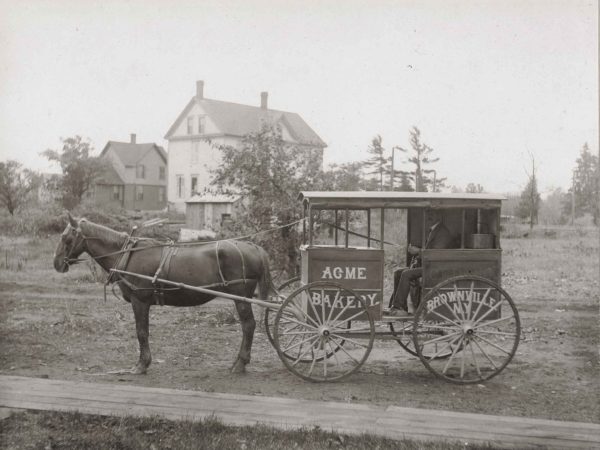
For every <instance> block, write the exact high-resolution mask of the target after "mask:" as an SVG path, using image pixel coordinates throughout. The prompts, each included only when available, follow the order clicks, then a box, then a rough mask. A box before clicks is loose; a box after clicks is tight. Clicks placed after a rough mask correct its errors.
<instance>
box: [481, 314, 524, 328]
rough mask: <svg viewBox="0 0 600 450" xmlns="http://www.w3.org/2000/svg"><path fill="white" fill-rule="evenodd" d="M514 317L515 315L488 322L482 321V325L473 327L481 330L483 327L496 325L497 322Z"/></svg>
mask: <svg viewBox="0 0 600 450" xmlns="http://www.w3.org/2000/svg"><path fill="white" fill-rule="evenodd" d="M514 318H515V316H506V317H501V318H500V319H495V320H490V321H488V322H484V323H482V324H481V325H476V326H474V327H473V329H474V330H479V329H480V328H481V327H489V326H491V325H495V324H497V323H500V322H504V321H506V320H511V319H514Z"/></svg>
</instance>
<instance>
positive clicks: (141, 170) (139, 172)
mask: <svg viewBox="0 0 600 450" xmlns="http://www.w3.org/2000/svg"><path fill="white" fill-rule="evenodd" d="M135 176H136V178H146V166H144V165H143V164H138V165H137V166H135Z"/></svg>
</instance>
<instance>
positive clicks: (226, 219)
mask: <svg viewBox="0 0 600 450" xmlns="http://www.w3.org/2000/svg"><path fill="white" fill-rule="evenodd" d="M230 223H231V214H227V213H223V214H221V226H226V225H228V224H230Z"/></svg>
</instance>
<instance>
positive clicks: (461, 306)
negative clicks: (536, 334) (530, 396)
mask: <svg viewBox="0 0 600 450" xmlns="http://www.w3.org/2000/svg"><path fill="white" fill-rule="evenodd" d="M520 336H521V322H520V319H519V313H518V312H517V308H516V306H515V304H514V302H513V301H512V299H511V298H510V296H509V295H508V294H507V293H506V291H505V290H504V289H502V288H501V287H500V286H498V285H497V284H496V283H494V282H492V281H490V280H487V279H485V278H481V277H477V276H459V277H454V278H450V279H448V280H446V281H444V282H442V283H440V284H438V285H437V286H435V287H434V288H433V289H432V290H431V291H430V292H429V293H428V294H427V296H426V297H425V298H424V300H423V301H422V302H421V304H420V305H419V308H418V309H417V312H416V314H415V318H414V325H413V341H414V346H415V349H416V350H417V353H418V355H419V358H420V359H421V361H422V362H423V364H424V365H425V367H427V368H428V369H429V370H430V371H431V372H433V373H434V374H435V375H437V376H438V377H441V378H443V379H445V380H447V381H451V382H453V383H463V384H467V383H481V382H483V381H486V380H489V379H490V378H492V377H494V376H496V375H498V374H499V373H500V372H501V371H502V370H503V369H504V368H505V367H506V365H507V364H508V363H509V362H510V360H511V359H512V358H513V356H514V355H515V353H516V351H517V346H518V345H519V339H520ZM444 354H445V355H447V357H446V358H441V359H440V358H439V357H440V356H441V355H444Z"/></svg>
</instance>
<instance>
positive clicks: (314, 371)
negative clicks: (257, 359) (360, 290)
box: [272, 282, 375, 382]
mask: <svg viewBox="0 0 600 450" xmlns="http://www.w3.org/2000/svg"><path fill="white" fill-rule="evenodd" d="M349 298H351V299H353V300H352V301H351V303H350V304H349V303H348V302H347V299H349ZM311 299H312V301H311ZM321 299H326V301H321ZM336 299H337V300H339V301H338V302H336ZM330 300H331V301H330ZM331 304H333V305H337V306H334V307H328V306H327V305H331ZM272 331H273V338H274V342H275V348H276V349H277V353H278V354H279V357H280V358H281V360H282V361H283V363H284V365H285V366H286V367H287V368H288V370H290V371H291V372H292V373H294V374H295V375H296V376H298V377H300V378H303V379H305V380H308V381H313V382H317V381H335V380H340V379H342V378H344V377H346V376H348V375H350V374H352V373H354V372H355V371H356V370H358V369H359V368H360V366H362V364H363V363H364V362H365V361H366V359H367V357H368V356H369V353H370V352H371V349H372V347H373V340H374V337H375V326H374V323H373V318H372V316H371V315H370V313H369V311H368V309H367V306H366V304H365V302H364V301H363V300H362V299H361V298H360V297H359V296H358V295H357V294H356V293H355V292H353V291H351V290H349V289H345V288H343V287H342V286H340V285H337V284H334V283H327V282H316V283H311V284H308V285H306V286H303V287H301V288H300V289H297V290H296V291H295V292H293V293H292V294H291V295H290V296H288V298H287V299H286V300H285V301H284V302H283V304H282V306H281V308H280V309H279V311H278V312H277V315H276V316H275V321H274V323H273V330H272Z"/></svg>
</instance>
